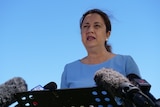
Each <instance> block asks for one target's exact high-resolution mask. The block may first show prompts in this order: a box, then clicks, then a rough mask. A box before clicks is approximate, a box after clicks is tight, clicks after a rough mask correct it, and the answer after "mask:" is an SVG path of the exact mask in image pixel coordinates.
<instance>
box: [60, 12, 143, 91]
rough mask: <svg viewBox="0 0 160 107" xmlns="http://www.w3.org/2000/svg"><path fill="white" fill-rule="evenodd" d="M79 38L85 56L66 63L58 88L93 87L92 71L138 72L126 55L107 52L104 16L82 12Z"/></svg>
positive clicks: (107, 31) (108, 25)
mask: <svg viewBox="0 0 160 107" xmlns="http://www.w3.org/2000/svg"><path fill="white" fill-rule="evenodd" d="M80 29H81V38H82V42H83V44H84V46H85V48H86V51H87V53H88V54H87V56H86V57H84V58H82V59H78V60H76V61H74V62H71V63H69V64H66V66H65V68H64V72H63V74H62V78H61V88H80V87H92V86H95V85H96V84H95V81H94V75H95V72H96V71H97V70H99V69H101V68H103V67H105V68H112V69H114V70H116V71H117V72H120V73H121V74H123V75H124V76H128V75H129V74H135V75H137V76H139V77H140V73H139V69H138V67H137V65H136V63H135V62H134V60H133V59H132V57H131V56H128V55H119V54H114V53H112V52H111V47H110V46H109V45H108V44H107V40H108V38H109V36H110V33H111V22H110V20H109V17H108V15H107V14H106V13H104V12H103V11H101V10H99V9H92V10H89V11H87V12H86V13H84V15H83V16H82V18H81V20H80Z"/></svg>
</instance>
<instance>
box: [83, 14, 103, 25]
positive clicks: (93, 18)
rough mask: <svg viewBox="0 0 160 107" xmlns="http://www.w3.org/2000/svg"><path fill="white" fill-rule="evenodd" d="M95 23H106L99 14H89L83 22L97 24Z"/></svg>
mask: <svg viewBox="0 0 160 107" xmlns="http://www.w3.org/2000/svg"><path fill="white" fill-rule="evenodd" d="M95 22H99V23H104V20H103V18H102V17H101V16H100V15H99V14H97V13H91V14H88V15H86V17H85V18H84V20H83V23H95Z"/></svg>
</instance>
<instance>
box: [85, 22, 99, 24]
mask: <svg viewBox="0 0 160 107" xmlns="http://www.w3.org/2000/svg"><path fill="white" fill-rule="evenodd" d="M83 24H89V23H88V22H86V23H83ZM94 24H101V23H100V22H94Z"/></svg>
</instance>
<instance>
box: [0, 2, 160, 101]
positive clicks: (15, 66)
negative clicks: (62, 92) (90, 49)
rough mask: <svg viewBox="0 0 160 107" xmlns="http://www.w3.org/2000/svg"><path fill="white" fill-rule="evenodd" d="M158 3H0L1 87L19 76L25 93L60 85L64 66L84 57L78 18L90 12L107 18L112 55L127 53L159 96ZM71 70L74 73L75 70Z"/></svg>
mask: <svg viewBox="0 0 160 107" xmlns="http://www.w3.org/2000/svg"><path fill="white" fill-rule="evenodd" d="M159 4H160V1H159V0H132V1H128V0H121V1H120V0H119V1H118V0H101V1H98V0H95V1H93V0H0V72H1V75H0V78H1V79H0V84H2V83H4V82H5V81H7V80H9V79H11V78H13V77H16V76H20V77H22V78H23V79H25V80H26V82H27V84H28V89H29V90H30V89H31V88H33V87H35V86H37V85H39V84H40V85H42V86H44V85H45V84H47V83H48V82H50V81H54V82H56V83H57V85H58V87H60V78H61V74H62V72H63V68H64V66H65V64H66V63H69V62H72V61H74V60H77V59H80V58H82V57H85V56H86V51H85V48H84V47H83V44H82V43H81V36H80V29H79V20H80V17H81V15H82V14H83V13H84V12H85V11H87V10H88V9H92V8H99V9H102V10H104V11H105V12H106V13H108V14H109V16H110V19H111V22H112V32H111V36H110V38H109V43H110V44H111V45H112V49H113V52H114V53H117V54H124V55H131V56H132V57H133V58H134V60H135V61H136V63H137V65H138V67H139V69H140V72H141V75H142V77H143V78H144V79H146V80H147V81H148V82H149V83H150V84H151V85H152V87H151V92H152V94H153V95H154V96H155V97H156V98H160V84H159V82H158V81H159V79H158V78H160V76H159V75H160V70H159V66H160V56H159V55H160V49H159V46H160V42H159V40H160V21H159V19H160V12H159V10H160V7H159ZM75 72H76V71H75Z"/></svg>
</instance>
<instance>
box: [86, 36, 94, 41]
mask: <svg viewBox="0 0 160 107" xmlns="http://www.w3.org/2000/svg"><path fill="white" fill-rule="evenodd" d="M94 39H96V38H95V37H94V36H87V40H88V41H91V40H94Z"/></svg>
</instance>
